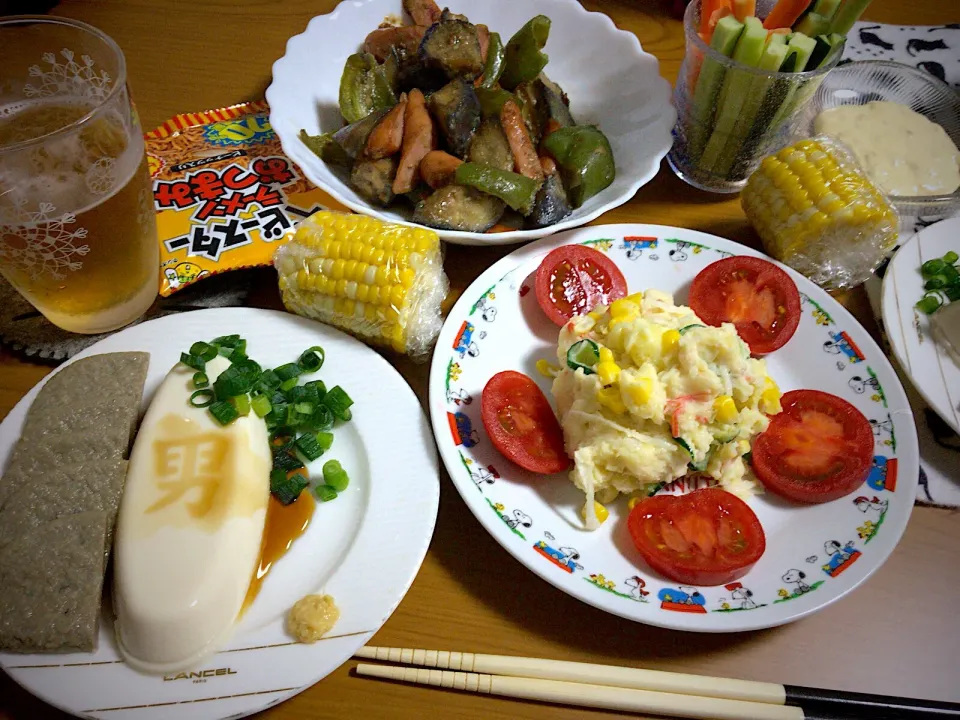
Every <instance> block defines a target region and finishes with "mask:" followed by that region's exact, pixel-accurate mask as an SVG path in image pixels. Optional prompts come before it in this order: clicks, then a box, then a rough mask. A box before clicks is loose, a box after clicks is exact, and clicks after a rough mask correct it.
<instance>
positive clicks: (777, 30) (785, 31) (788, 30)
mask: <svg viewBox="0 0 960 720" xmlns="http://www.w3.org/2000/svg"><path fill="white" fill-rule="evenodd" d="M792 32H793V28H774V29H773V30H768V31H767V37H770V36H771V35H789V34H790V33H792Z"/></svg>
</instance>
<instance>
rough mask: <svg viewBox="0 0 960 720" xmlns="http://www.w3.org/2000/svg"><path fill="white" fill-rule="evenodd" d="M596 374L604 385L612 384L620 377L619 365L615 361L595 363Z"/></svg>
mask: <svg viewBox="0 0 960 720" xmlns="http://www.w3.org/2000/svg"><path fill="white" fill-rule="evenodd" d="M597 375H598V376H599V377H600V382H602V383H603V384H604V385H612V384H613V383H615V382H617V380H618V379H619V378H620V366H619V365H617V364H616V363H615V362H600V363H597Z"/></svg>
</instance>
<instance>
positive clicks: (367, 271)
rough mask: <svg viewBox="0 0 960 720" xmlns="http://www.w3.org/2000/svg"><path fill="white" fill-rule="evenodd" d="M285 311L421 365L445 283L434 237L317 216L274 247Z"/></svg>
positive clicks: (365, 220) (358, 219)
mask: <svg viewBox="0 0 960 720" xmlns="http://www.w3.org/2000/svg"><path fill="white" fill-rule="evenodd" d="M274 265H275V266H276V268H277V273H278V274H279V276H280V294H281V296H282V297H283V304H284V305H285V306H286V308H287V309H288V310H289V311H291V312H294V313H296V314H297V315H303V316H304V317H308V318H313V319H314V320H319V321H320V322H323V323H327V324H328V325H333V326H335V327H338V328H340V329H341V330H346V331H347V332H349V333H351V334H352V335H355V336H357V337H358V338H360V339H361V340H364V341H366V342H370V343H373V344H379V345H386V346H389V347H392V348H393V349H394V350H396V351H398V352H402V353H407V354H408V355H410V356H412V357H413V358H415V359H421V360H422V359H425V358H426V357H427V354H428V352H429V350H430V347H431V345H432V344H433V342H434V340H436V337H437V334H438V333H439V332H440V326H441V325H442V324H443V320H442V318H441V313H440V304H441V303H442V302H443V299H444V297H445V296H446V294H447V289H448V287H449V283H448V281H447V277H446V275H445V274H444V272H443V258H442V256H441V252H440V238H439V237H438V236H437V234H436V233H435V232H434V231H432V230H428V229H425V228H416V227H408V226H405V225H395V224H393V223H387V222H383V221H381V220H377V219H375V218H371V217H366V216H364V215H350V214H344V213H336V212H327V211H321V212H317V213H314V214H313V215H311V216H310V217H309V218H307V219H306V220H304V221H303V222H302V223H300V225H299V226H298V227H297V230H296V232H295V233H294V235H293V237H292V238H291V239H290V240H288V241H287V242H286V243H284V244H283V245H281V246H280V248H278V250H277V252H276V255H275V256H274Z"/></svg>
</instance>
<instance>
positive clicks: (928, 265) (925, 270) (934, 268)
mask: <svg viewBox="0 0 960 720" xmlns="http://www.w3.org/2000/svg"><path fill="white" fill-rule="evenodd" d="M946 266H947V263H946V262H944V261H943V260H940V259H937V260H927V261H926V262H925V263H924V264H923V265H921V266H920V274H921V275H923V276H924V277H933V276H934V275H936V274H937V273H941V272H943V269H944V268H945V267H946Z"/></svg>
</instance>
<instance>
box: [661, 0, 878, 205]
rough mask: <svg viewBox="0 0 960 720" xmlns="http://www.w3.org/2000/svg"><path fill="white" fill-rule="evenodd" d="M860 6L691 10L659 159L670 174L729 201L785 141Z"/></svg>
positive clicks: (850, 1)
mask: <svg viewBox="0 0 960 720" xmlns="http://www.w3.org/2000/svg"><path fill="white" fill-rule="evenodd" d="M868 3H869V0H777V1H776V2H774V0H696V1H695V2H692V3H690V5H689V6H688V7H687V11H686V13H685V14H684V33H685V35H686V44H687V53H686V56H685V57H684V61H683V65H682V67H681V68H680V76H679V78H678V81H677V85H676V89H675V90H674V96H673V99H674V105H675V106H676V109H677V116H678V119H677V125H676V127H675V129H674V144H673V148H672V149H671V151H670V153H669V155H668V156H667V159H668V161H669V162H670V166H671V167H672V168H673V170H674V172H675V173H676V174H677V175H678V176H679V177H681V178H682V179H683V180H685V181H686V182H687V183H689V184H691V185H693V186H695V187H698V188H701V189H703V190H709V191H712V192H722V193H731V192H738V191H739V190H740V189H741V188H742V187H743V185H744V184H745V183H746V180H747V177H749V175H750V173H751V172H753V170H755V169H756V167H757V165H758V164H759V162H760V160H761V159H762V158H763V157H764V156H765V155H767V154H769V153H770V152H771V151H774V150H776V149H777V148H778V147H780V146H781V145H784V144H786V142H787V141H788V140H789V139H790V136H791V133H792V132H793V131H794V129H795V127H796V125H797V124H798V123H799V121H800V119H801V117H802V114H803V112H802V111H803V110H804V108H805V107H806V106H807V104H808V103H809V102H810V100H811V99H812V98H813V95H814V93H815V92H816V90H817V88H818V87H819V85H820V82H821V81H822V80H823V78H824V77H825V76H826V74H827V73H828V72H829V71H830V70H831V69H832V68H833V67H835V66H836V64H837V62H839V60H840V56H841V54H842V52H843V45H844V41H845V38H846V33H847V32H849V30H850V28H851V27H852V26H853V23H854V22H855V21H856V20H857V19H858V18H859V17H860V14H861V13H862V12H863V10H864V9H865V8H866V6H867V4H868ZM761 18H762V19H761Z"/></svg>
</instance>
